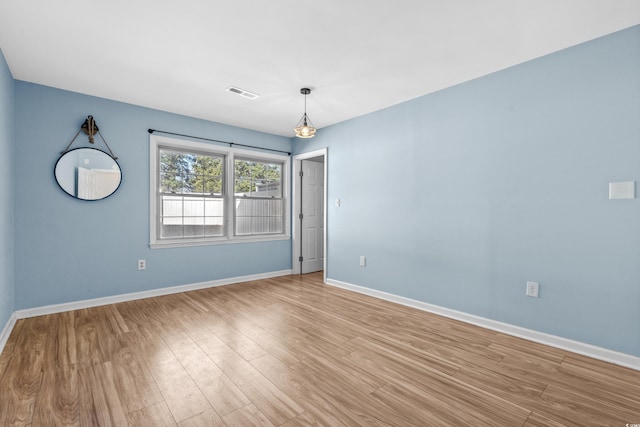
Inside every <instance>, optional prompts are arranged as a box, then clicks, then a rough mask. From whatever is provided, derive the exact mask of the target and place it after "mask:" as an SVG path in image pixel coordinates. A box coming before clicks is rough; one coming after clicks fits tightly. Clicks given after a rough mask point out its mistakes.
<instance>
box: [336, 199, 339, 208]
mask: <svg viewBox="0 0 640 427" xmlns="http://www.w3.org/2000/svg"><path fill="white" fill-rule="evenodd" d="M339 207H340V199H336V208H339Z"/></svg>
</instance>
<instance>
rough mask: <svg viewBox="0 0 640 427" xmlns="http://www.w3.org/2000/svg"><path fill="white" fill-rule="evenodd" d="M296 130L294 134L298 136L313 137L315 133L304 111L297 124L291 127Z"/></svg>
mask: <svg viewBox="0 0 640 427" xmlns="http://www.w3.org/2000/svg"><path fill="white" fill-rule="evenodd" d="M293 130H295V131H296V136H297V137H298V138H313V137H314V135H315V134H316V128H315V127H314V126H313V123H311V120H309V117H308V116H307V113H304V115H303V116H302V118H301V119H300V121H299V122H298V126H296V127H295V128H293Z"/></svg>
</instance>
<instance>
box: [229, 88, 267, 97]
mask: <svg viewBox="0 0 640 427" xmlns="http://www.w3.org/2000/svg"><path fill="white" fill-rule="evenodd" d="M226 91H227V92H233V93H235V94H237V95H240V96H243V97H245V98H248V99H256V98H257V97H259V96H260V95H258V94H257V93H253V92H249V91H248V90H244V89H240V88H239V87H235V86H229V87H228V88H227V89H226Z"/></svg>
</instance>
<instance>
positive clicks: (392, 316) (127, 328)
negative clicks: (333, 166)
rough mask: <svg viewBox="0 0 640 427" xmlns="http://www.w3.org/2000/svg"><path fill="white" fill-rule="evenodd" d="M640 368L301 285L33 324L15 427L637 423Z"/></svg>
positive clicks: (209, 294)
mask: <svg viewBox="0 0 640 427" xmlns="http://www.w3.org/2000/svg"><path fill="white" fill-rule="evenodd" d="M627 423H640V372H638V371H634V370H631V369H626V368H621V367H617V366H614V365H610V364H607V363H603V362H599V361H596V360H592V359H589V358H586V357H583V356H579V355H576V354H572V353H568V352H565V351H562V350H558V349H554V348H550V347H546V346H543V345H540V344H535V343H532V342H528V341H525V340H521V339H518V338H514V337H510V336H507V335H503V334H500V333H497V332H493V331H489V330H485V329H482V328H478V327H475V326H471V325H467V324H464V323H461V322H457V321H454V320H450V319H446V318H443V317H439V316H436V315H432V314H429V313H425V312H422V311H418V310H414V309H410V308H407V307H403V306H399V305H396V304H392V303H389V302H385V301H380V300H377V299H374V298H371V297H367V296H363V295H359V294H355V293H351V292H348V291H344V290H341V289H337V288H333V287H330V286H325V285H323V284H322V276H321V275H320V274H311V275H305V276H286V277H281V278H276V279H268V280H260V281H255V282H249V283H243V284H237V285H230V286H224V287H218V288H211V289H205V290H200V291H194V292H189V293H181V294H175V295H169V296H163V297H157V298H149V299H144V300H138V301H132V302H126V303H121V304H114V305H108V306H103V307H97V308H91V309H83V310H77V311H72V312H66V313H61V314H54V315H48V316H41V317H36V318H31V319H23V320H19V321H18V322H17V323H16V326H15V328H14V330H13V332H12V334H11V337H10V338H9V341H8V343H7V345H6V347H5V349H4V351H3V353H2V355H0V425H1V426H8V425H33V426H41V425H44V426H51V425H81V426H93V425H101V426H108V425H113V426H126V425H131V426H145V427H146V426H155V425H158V426H163V425H171V426H175V425H179V426H234V427H235V426H253V425H259V426H272V425H273V426H288V427H290V426H309V425H326V426H341V425H348V426H413V425H416V426H461V425H468V426H509V427H511V426H528V427H534V426H564V425H575V426H591V425H593V426H596V425H597V426H603V425H611V426H625V424H627Z"/></svg>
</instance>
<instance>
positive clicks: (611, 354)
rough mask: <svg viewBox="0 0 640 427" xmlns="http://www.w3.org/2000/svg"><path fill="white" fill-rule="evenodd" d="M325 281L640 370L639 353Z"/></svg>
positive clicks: (354, 286)
mask: <svg viewBox="0 0 640 427" xmlns="http://www.w3.org/2000/svg"><path fill="white" fill-rule="evenodd" d="M325 283H327V284H328V285H331V286H335V287H338V288H342V289H346V290H349V291H353V292H358V293H361V294H365V295H369V296H372V297H375V298H379V299H382V300H385V301H390V302H394V303H397V304H401V305H404V306H407V307H412V308H416V309H418V310H422V311H427V312H429V313H434V314H437V315H440V316H444V317H448V318H451V319H455V320H460V321H462V322H465V323H470V324H472V325H476V326H480V327H482V328H486V329H491V330H493V331H497V332H502V333H504V334H507V335H512V336H515V337H519V338H524V339H526V340H529V341H534V342H537V343H540V344H545V345H548V346H551V347H556V348H559V349H562V350H567V351H570V352H573V353H578V354H582V355H583V356H588V357H592V358H594V359H598V360H602V361H605V362H609V363H613V364H615V365H620V366H624V367H627V368H631V369H635V370H638V371H640V357H637V356H633V355H631V354H626V353H620V352H617V351H613V350H609V349H606V348H602V347H598V346H595V345H591V344H586V343H583V342H579V341H574V340H570V339H568V338H563V337H559V336H556V335H550V334H546V333H544V332H538V331H534V330H532V329H527V328H522V327H520V326H515V325H511V324H508V323H503V322H499V321H497V320H491V319H487V318H485V317H480V316H476V315H473V314H468V313H464V312H461V311H457V310H451V309H449V308H445V307H441V306H438V305H433V304H429V303H426V302H422V301H417V300H414V299H411V298H405V297H401V296H398V295H394V294H390V293H387V292H383V291H378V290H375V289H370V288H366V287H364V286H359V285H353V284H350V283H345V282H341V281H339V280H333V279H327V280H326V282H325Z"/></svg>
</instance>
